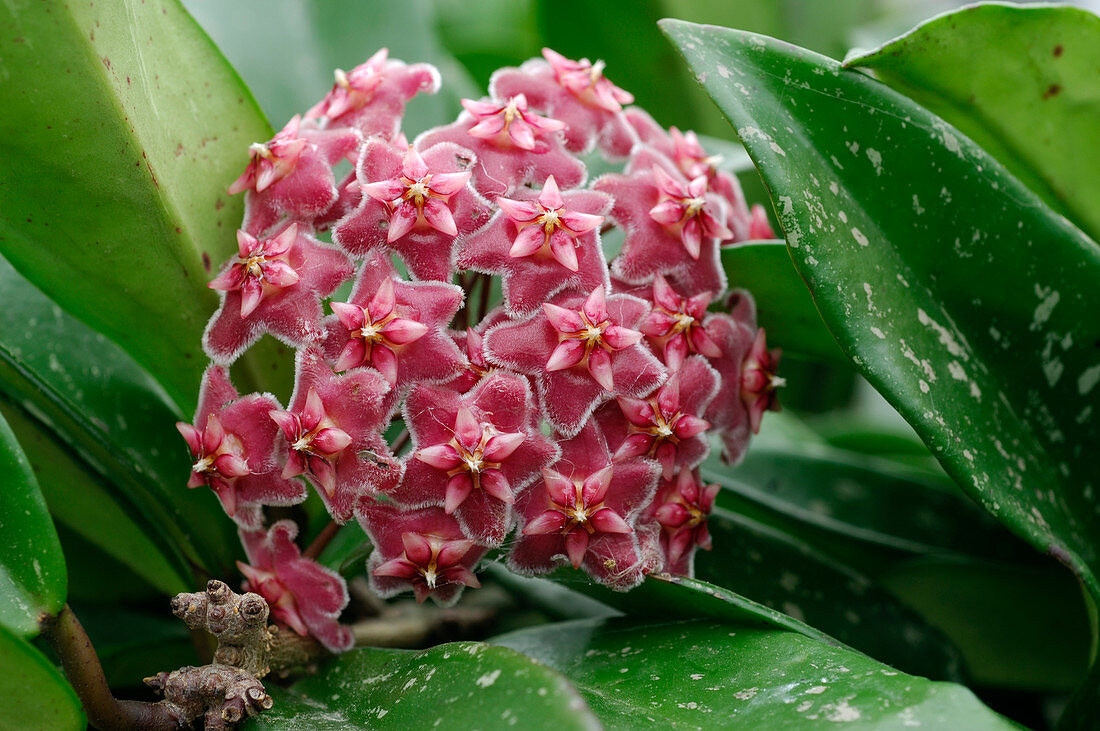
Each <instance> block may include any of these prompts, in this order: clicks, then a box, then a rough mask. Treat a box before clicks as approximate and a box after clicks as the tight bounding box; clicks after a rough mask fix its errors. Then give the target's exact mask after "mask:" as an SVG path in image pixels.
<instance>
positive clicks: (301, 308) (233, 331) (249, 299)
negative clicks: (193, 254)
mask: <svg viewBox="0 0 1100 731" xmlns="http://www.w3.org/2000/svg"><path fill="white" fill-rule="evenodd" d="M237 241H238V246H239V256H237V257H235V258H234V259H233V260H231V261H230V262H229V264H228V266H226V267H225V268H224V269H223V270H222V273H221V274H220V275H219V276H218V277H216V278H215V279H214V280H213V281H212V282H211V283H210V286H211V287H212V288H214V289H219V290H222V291H224V292H225V294H224V295H223V296H222V303H221V307H220V308H219V309H218V311H217V312H216V313H215V314H214V316H213V317H212V318H211V319H210V323H209V324H208V325H207V326H206V332H205V333H204V334H203V348H204V349H205V350H206V354H207V355H209V356H210V358H211V359H213V360H214V361H215V362H216V363H221V364H227V363H231V362H232V361H233V360H235V359H236V358H237V356H238V355H240V354H241V353H242V352H243V351H244V350H245V349H246V348H248V347H249V346H250V345H252V343H254V342H256V340H258V339H259V338H260V336H262V335H263V334H264V333H271V334H272V335H274V336H275V337H277V338H279V339H280V340H282V341H283V342H285V343H288V344H290V345H293V346H302V345H308V344H309V343H311V342H315V341H317V340H319V339H320V338H321V336H322V334H323V332H322V330H321V317H322V313H321V305H320V302H319V300H320V298H322V297H327V296H328V295H330V294H332V292H333V291H334V290H335V289H336V288H337V287H339V286H340V285H341V284H343V283H344V282H345V281H347V280H348V279H349V278H350V277H351V275H352V266H351V262H350V261H349V260H348V258H347V257H346V256H344V254H343V252H341V251H339V250H338V249H336V248H335V247H333V246H329V245H327V244H322V243H321V242H320V241H317V240H316V239H314V238H313V237H311V236H306V235H305V234H304V233H303V231H302V230H301V227H299V226H298V225H297V224H294V223H292V224H290V225H289V226H288V227H287V228H286V229H285V230H283V231H281V232H280V233H279V234H278V235H276V236H274V237H272V238H269V239H258V238H255V237H253V236H251V235H249V234H247V233H244V232H243V231H242V232H239V233H238V235H237Z"/></svg>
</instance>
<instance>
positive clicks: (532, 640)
mask: <svg viewBox="0 0 1100 731" xmlns="http://www.w3.org/2000/svg"><path fill="white" fill-rule="evenodd" d="M492 641H493V642H494V643H496V644H500V645H504V646H506V647H511V648H513V649H515V650H518V651H520V652H522V653H524V654H526V655H529V656H531V657H533V658H535V659H536V660H538V661H540V662H543V663H546V664H547V665H549V666H550V667H552V668H555V669H557V670H559V671H560V672H561V673H563V674H564V675H565V676H566V677H568V678H569V679H570V680H572V681H573V682H574V684H576V686H577V688H578V689H579V690H580V692H581V695H583V696H584V698H585V700H586V701H587V702H588V705H589V706H590V707H591V708H592V710H593V711H594V712H595V713H596V715H597V716H599V718H600V720H601V721H602V722H603V723H604V724H605V725H606V726H607V727H608V728H630V729H635V728H739V729H743V728H759V729H770V728H781V727H783V728H786V727H792V726H793V727H798V728H813V727H821V728H836V727H837V725H838V724H839V723H842V722H846V723H851V724H855V725H858V727H859V728H871V729H880V728H881V729H886V728H891V729H895V728H904V727H906V726H917V725H919V726H920V727H921V728H925V729H952V730H954V729H960V728H966V729H974V730H975V731H977V730H979V729H1012V728H1016V726H1015V725H1014V724H1012V723H1011V722H1009V721H1007V720H1005V719H1003V718H1001V717H1000V716H998V715H997V714H996V713H994V712H993V711H991V710H989V709H988V708H986V707H985V706H983V705H982V704H981V703H980V702H979V701H978V700H977V699H976V698H975V697H974V695H973V694H972V693H971V692H970V691H969V690H967V689H966V688H964V687H962V686H959V685H953V684H950V683H936V682H932V681H929V680H925V679H924V678H917V677H914V676H911V675H905V674H903V673H899V672H898V671H896V670H893V669H891V668H889V667H888V666H886V665H882V664H880V663H878V662H875V661H874V660H871V659H870V658H867V657H864V656H863V655H860V654H858V653H855V652H852V651H851V650H847V649H844V648H839V647H829V646H828V645H824V644H821V643H819V642H813V641H811V640H809V639H807V638H806V637H803V636H801V635H798V634H795V633H791V632H782V631H778V630H774V629H761V628H757V627H742V626H737V625H731V624H715V623H713V622H701V621H695V622H674V623H669V622H661V623H653V624H646V623H641V622H637V621H633V620H626V619H609V620H582V621H578V622H568V623H563V624H558V625H545V626H542V627H537V628H533V629H529V630H520V631H518V632H511V633H509V634H506V635H501V636H499V637H496V638H494V639H493V640H492Z"/></svg>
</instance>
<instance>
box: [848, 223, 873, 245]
mask: <svg viewBox="0 0 1100 731" xmlns="http://www.w3.org/2000/svg"><path fill="white" fill-rule="evenodd" d="M852 237H853V238H855V240H856V243H858V244H859V245H860V246H867V245H868V244H869V243H870V242H869V241H867V237H866V236H864V235H863V232H862V231H860V230H859V229H858V228H856V227H855V226H853V227H852Z"/></svg>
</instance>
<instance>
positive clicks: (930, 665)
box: [695, 508, 962, 681]
mask: <svg viewBox="0 0 1100 731" xmlns="http://www.w3.org/2000/svg"><path fill="white" fill-rule="evenodd" d="M707 525H708V527H709V529H710V535H711V538H712V540H713V548H712V549H711V550H710V551H699V552H698V553H697V554H696V557H695V567H696V568H695V571H696V574H697V575H698V576H699V578H701V579H703V580H706V581H709V582H711V583H714V584H718V585H720V586H726V587H730V588H734V589H736V590H737V591H738V593H740V594H743V595H745V596H747V597H749V598H751V599H753V600H754V601H757V602H760V603H761V604H764V605H765V606H768V607H771V608H773V609H778V610H780V611H782V612H783V613H784V614H788V615H790V616H792V617H795V618H796V619H799V620H801V621H803V622H805V623H806V624H808V625H810V626H812V627H815V628H817V629H819V630H821V631H823V632H827V633H828V634H829V635H831V636H832V637H835V638H836V639H838V640H840V641H841V642H843V643H845V644H847V645H849V646H850V647H853V648H855V649H857V650H859V651H861V652H864V653H866V654H868V655H870V656H871V657H873V658H875V659H877V660H879V661H881V662H885V663H888V664H890V665H892V666H894V667H896V668H899V669H901V670H904V671H905V672H908V673H913V674H915V675H923V676H925V677H930V678H935V679H937V680H955V681H958V680H961V679H962V671H961V668H960V656H959V653H958V652H957V651H956V650H955V648H953V647H952V646H951V643H950V642H948V641H947V639H946V638H945V637H944V636H943V635H942V634H941V633H940V632H939V631H938V630H936V629H934V628H933V627H932V626H930V625H929V624H928V623H927V622H925V621H924V620H923V619H922V618H921V617H920V616H919V615H917V614H916V613H914V612H912V611H911V610H909V609H908V608H907V607H906V606H905V605H903V604H902V603H900V602H899V601H898V600H897V599H896V598H895V597H894V596H892V595H891V594H889V593H888V592H886V591H885V590H884V589H883V588H882V587H880V586H877V585H876V584H874V583H872V582H871V580H870V579H868V578H867V577H866V576H864V575H862V574H860V573H858V572H857V571H855V570H854V569H851V568H849V567H848V566H845V565H844V564H841V563H839V562H837V561H835V560H833V559H831V558H829V557H828V556H826V555H824V554H823V553H821V552H820V551H818V550H817V549H815V548H814V547H812V546H810V545H809V544H807V543H804V542H802V541H800V540H798V539H797V538H795V537H793V536H791V535H788V534H785V533H782V532H780V531H778V530H776V529H774V528H770V527H768V526H765V525H762V524H760V523H757V522H756V521H753V520H750V519H748V518H745V517H743V516H740V515H737V514H736V513H731V512H729V511H726V510H723V509H721V508H716V509H715V510H714V511H713V512H712V513H711V515H710V518H709V519H708V521H707Z"/></svg>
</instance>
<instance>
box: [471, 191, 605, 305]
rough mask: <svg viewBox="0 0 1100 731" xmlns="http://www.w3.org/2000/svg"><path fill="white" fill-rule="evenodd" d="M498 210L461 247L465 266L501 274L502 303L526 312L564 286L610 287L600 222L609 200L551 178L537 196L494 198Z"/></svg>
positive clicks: (566, 287) (581, 287)
mask: <svg viewBox="0 0 1100 731" xmlns="http://www.w3.org/2000/svg"><path fill="white" fill-rule="evenodd" d="M496 202H497V205H498V206H500V209H501V212H500V213H499V214H498V215H497V216H496V217H495V218H493V220H492V222H491V223H490V224H489V225H488V226H486V227H485V228H483V229H482V230H481V231H478V232H477V233H475V234H474V235H473V236H471V237H470V238H469V239H467V241H466V242H465V243H464V244H463V245H462V248H461V249H460V250H459V254H458V258H457V264H458V266H459V267H462V268H464V269H473V270H475V271H481V272H485V273H487V274H501V275H503V276H502V279H503V281H502V287H503V291H504V300H505V307H506V308H507V310H508V312H509V313H510V314H512V315H514V316H517V315H529V314H531V313H532V312H535V311H536V310H537V308H538V307H539V306H540V305H541V304H542V303H543V302H546V301H547V300H549V299H550V298H551V297H552V296H553V295H555V294H556V293H558V292H559V291H561V290H563V289H579V290H581V291H585V292H590V291H592V290H593V289H594V288H596V287H601V288H606V287H607V286H608V278H607V263H606V261H605V260H604V256H603V249H602V247H601V246H600V235H599V226H600V223H602V222H603V214H606V213H607V212H608V211H609V210H610V209H611V203H612V201H611V199H610V198H609V197H608V196H606V195H604V194H602V193H596V192H593V191H567V192H566V193H564V194H562V193H561V192H560V191H559V190H558V186H557V182H556V181H555V180H554V177H553V176H550V177H549V178H547V179H546V184H545V186H544V187H543V189H542V191H541V192H540V193H539V194H538V197H537V198H536V199H535V200H517V199H510V198H497V199H496Z"/></svg>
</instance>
